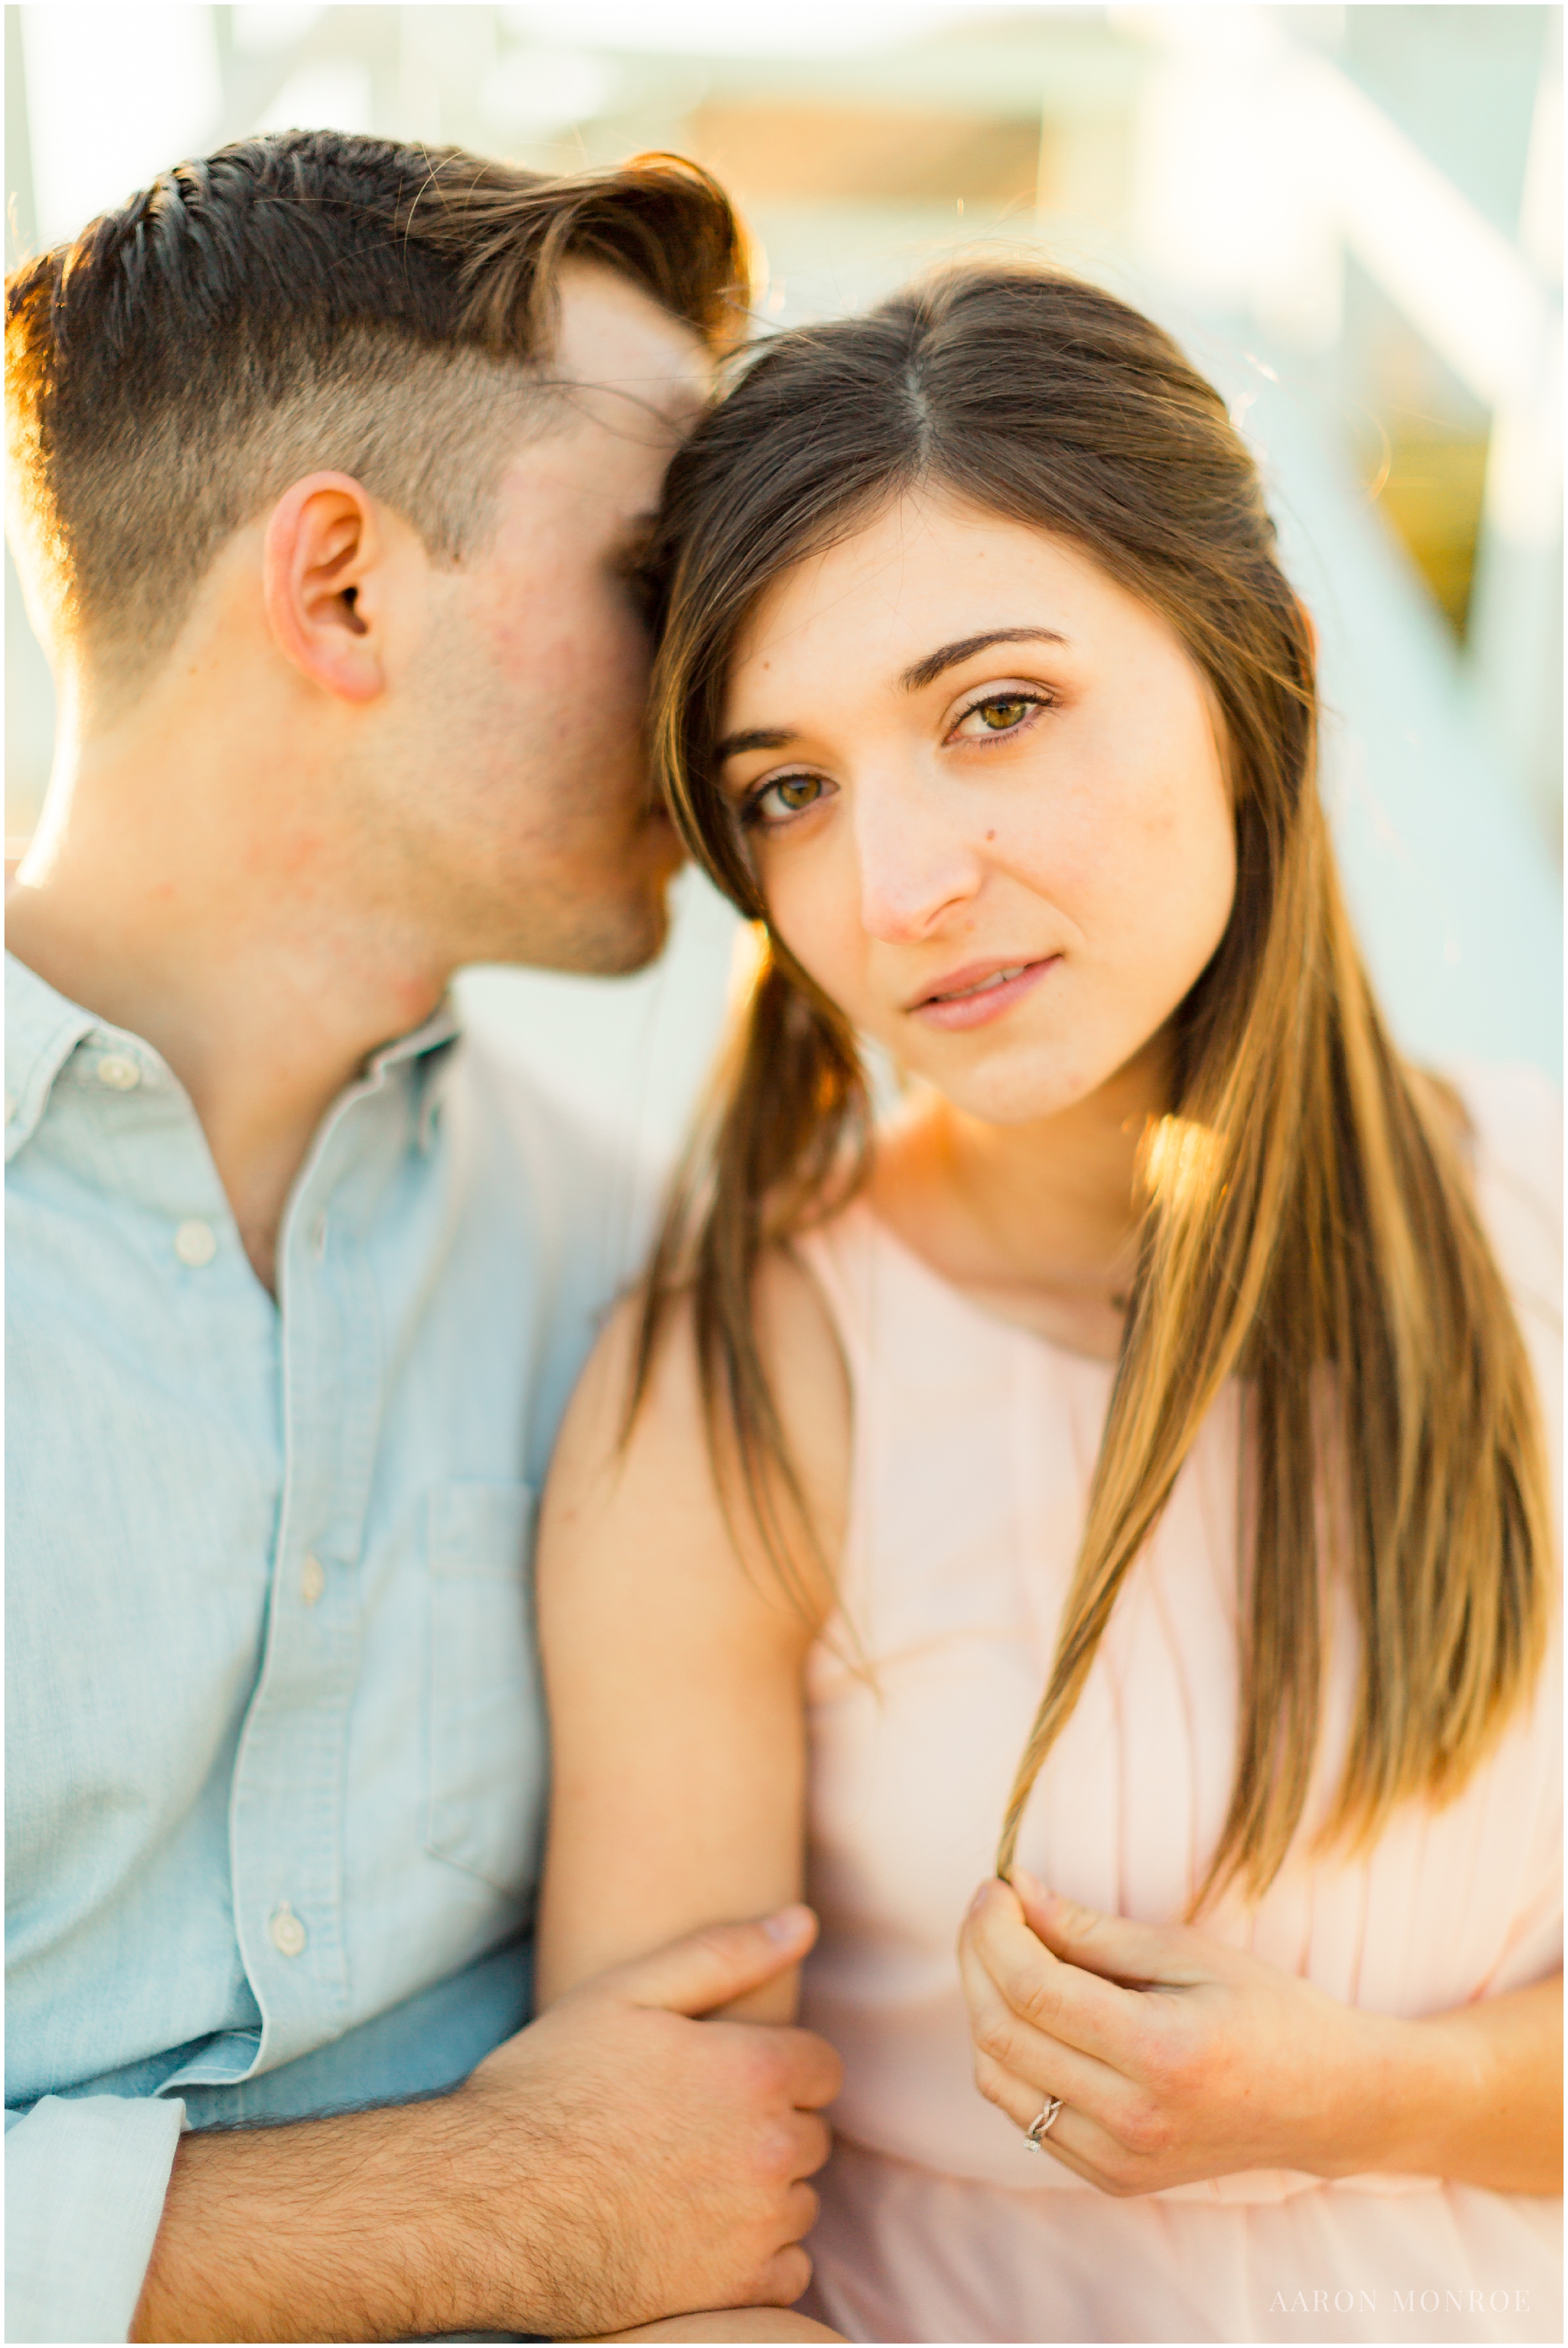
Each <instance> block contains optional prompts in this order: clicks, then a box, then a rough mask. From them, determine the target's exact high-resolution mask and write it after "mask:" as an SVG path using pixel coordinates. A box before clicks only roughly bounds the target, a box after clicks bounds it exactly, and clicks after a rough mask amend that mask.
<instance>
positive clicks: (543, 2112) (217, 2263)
mask: <svg viewBox="0 0 1568 2348" xmlns="http://www.w3.org/2000/svg"><path fill="white" fill-rule="evenodd" d="M814 1936H815V1920H814V1919H813V1917H812V1916H811V1913H810V1910H807V1909H804V1908H792V1909H786V1910H784V1911H783V1913H782V1914H781V1915H779V1916H777V1917H773V1918H770V1919H768V1920H767V1921H765V1922H764V1923H756V1924H728V1925H722V1926H715V1927H713V1928H712V1930H710V1931H704V1932H698V1933H694V1934H692V1936H691V1937H690V1938H689V1939H687V1940H684V1941H676V1942H675V1943H673V1944H672V1945H671V1947H669V1948H667V1949H662V1950H660V1951H658V1952H655V1953H654V1954H653V1955H651V1956H649V1957H645V1958H641V1959H639V1960H638V1961H637V1962H635V1963H633V1964H628V1965H622V1966H619V1967H618V1968H616V1970H615V1971H614V1972H609V1973H605V1974H602V1975H600V1977H599V1978H597V1979H596V1980H594V1981H591V1982H585V1983H584V1984H583V1985H582V1987H581V1988H580V1989H578V1990H576V1991H574V1992H573V1993H571V1994H570V1995H569V1996H568V1997H565V1998H563V1999H562V2000H561V2001H560V2003H559V2004H558V2005H555V2006H553V2007H552V2008H551V2009H550V2011H549V2012H548V2013H546V2014H544V2015H542V2016H541V2017H540V2019H539V2020H538V2022H535V2023H532V2024H530V2025H529V2026H528V2029H526V2030H523V2031H520V2032H519V2033H518V2035H517V2036H516V2037H515V2038H512V2039H509V2040H508V2041H507V2044H505V2045H504V2046H499V2047H497V2050H496V2052H495V2053H494V2054H493V2055H488V2056H487V2058H486V2060H485V2061H484V2062H483V2063H481V2064H480V2065H479V2066H478V2068H477V2071H476V2072H475V2073H474V2074H473V2076H472V2077H471V2078H470V2079H468V2080H467V2081H466V2083H465V2085H463V2086H461V2087H460V2088H458V2089H457V2090H456V2093H455V2094H453V2095H451V2096H443V2097H441V2098H439V2099H437V2100H436V2101H434V2102H429V2103H424V2104H414V2105H408V2106H403V2107H401V2108H397V2109H393V2110H386V2111H375V2112H364V2113H358V2114H354V2115H353V2116H348V2117H344V2118H342V2119H334V2120H317V2121H305V2122H302V2123H300V2124H298V2125H295V2126H290V2127H277V2128H266V2129H251V2130H244V2131H238V2130H236V2131H233V2132H228V2131H222V2130H215V2131H212V2132H210V2133H208V2134H204V2135H200V2136H190V2137H186V2138H185V2140H184V2142H183V2143H182V2145H181V2147H180V2151H179V2157H178V2158H177V2160H176V2163H175V2168H174V2175H173V2178H171V2180H170V2186H169V2198H168V2201H167V2203H166V2205H165V2210H164V2218H163V2223H162V2225H161V2227H160V2229H159V2236H158V2240H157V2242H156V2244H155V2246H154V2250H153V2256H152V2261H151V2264H150V2266H149V2271H148V2278H147V2283H146V2286H145V2288H144V2290H143V2293H142V2299H141V2303H140V2306H139V2307H138V2311H137V2322H136V2325H135V2329H134V2333H133V2336H134V2337H135V2338H136V2339H138V2340H209V2341H210V2340H251V2341H265V2340H396V2339H406V2338H409V2337H410V2336H418V2335H429V2334H439V2333H454V2332H476V2331H483V2332H522V2333H544V2334H546V2335H548V2336H553V2337H556V2338H563V2337H564V2338H575V2339H581V2338H583V2337H585V2336H588V2335H591V2334H594V2333H609V2332H612V2331H618V2330H622V2329H625V2328H627V2327H630V2326H631V2325H633V2324H640V2323H646V2322H652V2321H655V2320H657V2319H658V2318H660V2317H662V2316H669V2315H675V2314H680V2313H683V2312H686V2311H689V2310H696V2309H703V2308H722V2307H728V2306H755V2305H762V2306H787V2305H788V2304H789V2303H790V2302H792V2301H793V2300H794V2299H797V2298H798V2297H799V2296H800V2293H801V2292H802V2291H804V2289H805V2286H806V2283H807V2281H809V2279H810V2273H811V2265H810V2260H808V2259H807V2257H806V2254H805V2252H804V2250H803V2249H802V2248H801V2247H800V2244H801V2239H802V2237H803V2236H804V2234H805V2233H807V2232H808V2231H809V2230H810V2228H811V2226H812V2224H813V2222H814V2220H815V2215H816V2196H815V2192H814V2191H813V2190H812V2188H811V2187H810V2186H809V2185H808V2184H806V2182H805V2181H804V2180H805V2179H806V2178H808V2177H809V2176H811V2175H812V2173H813V2172H814V2171H815V2170H816V2169H817V2168H820V2167H821V2166H822V2163H823V2162H824V2160H825V2158H826V2157H827V2151H828V2141H829V2138H828V2130H827V2127H826V2124H825V2121H823V2120H822V2119H821V2118H820V2117H819V2116H818V2113H819V2112H820V2110H821V2107H822V2106H824V2105H825V2104H827V2103H830V2102H831V2101H832V2099H833V2097H834V2096H835V2095H836V2094H837V2092H838V2086H839V2081H840V2077H841V2067H840V2065H839V2062H838V2058H837V2056H836V2055H835V2054H834V2053H833V2051H832V2049H831V2048H830V2047H829V2046H827V2045H826V2044H825V2043H824V2042H823V2041H822V2040H821V2039H819V2038H816V2037H814V2036H813V2035H812V2034H810V2033H809V2032H806V2031H804V2030H793V2029H784V2028H780V2027H774V2026H772V2025H768V2024H748V2023H736V2022H726V2021H721V2020H714V2021H703V2020H701V2019H699V2018H698V2017H700V2016H702V2015H704V2014H710V2013H713V2012H714V2011H715V2009H717V2008H719V2007H722V2006H723V2005H726V2004H728V2003H730V2001H731V2000H732V1999H733V1998H736V1997H740V1996H743V1995H744V1994H745V1993H746V1992H747V1991H748V1990H752V1989H756V1988H758V1987H760V1986H761V1985H762V1984H763V1983H764V1982H767V1981H770V1980H772V1979H773V1978H774V1976H775V1975H776V1974H778V1973H780V1972H784V1971H785V1970H786V1969H787V1968H788V1967H790V1966H793V1965H795V1964H798V1963H799V1962H800V1960H801V1958H802V1957H803V1956H804V1954H805V1952H806V1951H807V1949H808V1948H809V1947H810V1945H811V1942H812V1940H813V1938H814Z"/></svg>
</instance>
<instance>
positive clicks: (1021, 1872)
mask: <svg viewBox="0 0 1568 2348" xmlns="http://www.w3.org/2000/svg"><path fill="white" fill-rule="evenodd" d="M1012 1888H1013V1890H1015V1891H1016V1892H1017V1893H1018V1896H1019V1898H1020V1900H1029V1901H1030V1903H1031V1905H1032V1906H1034V1907H1036V1908H1043V1907H1044V1905H1045V1903H1046V1901H1047V1900H1049V1899H1050V1892H1049V1891H1048V1890H1046V1888H1045V1886H1044V1884H1043V1883H1042V1882H1041V1881H1040V1878H1039V1876H1037V1875H1031V1874H1030V1871H1029V1869H1028V1868H1026V1867H1015V1868H1014V1869H1013V1871H1012Z"/></svg>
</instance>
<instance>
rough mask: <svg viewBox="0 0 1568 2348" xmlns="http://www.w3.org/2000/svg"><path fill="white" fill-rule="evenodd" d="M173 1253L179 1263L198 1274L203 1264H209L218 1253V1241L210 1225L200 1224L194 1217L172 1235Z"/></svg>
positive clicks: (182, 1224)
mask: <svg viewBox="0 0 1568 2348" xmlns="http://www.w3.org/2000/svg"><path fill="white" fill-rule="evenodd" d="M174 1252H175V1254H176V1255H177V1256H178V1257H179V1261H180V1262H181V1263H188V1264H189V1265H190V1269H191V1271H192V1272H200V1269H201V1267H202V1265H203V1264H204V1263H210V1262H211V1261H212V1259H213V1257H214V1256H215V1255H216V1254H217V1252H218V1241H217V1238H216V1235H215V1234H214V1232H213V1229H212V1226H211V1224H210V1223H203V1222H200V1221H199V1220H196V1219H195V1218H194V1217H192V1219H191V1220H190V1222H188V1223H181V1224H180V1226H179V1230H178V1231H176V1232H175V1234H174Z"/></svg>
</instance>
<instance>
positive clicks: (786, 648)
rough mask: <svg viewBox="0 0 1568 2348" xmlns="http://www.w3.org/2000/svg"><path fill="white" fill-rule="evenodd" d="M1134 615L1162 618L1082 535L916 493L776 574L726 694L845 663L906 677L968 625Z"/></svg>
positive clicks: (1029, 625) (1057, 632)
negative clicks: (1083, 544)
mask: <svg viewBox="0 0 1568 2348" xmlns="http://www.w3.org/2000/svg"><path fill="white" fill-rule="evenodd" d="M1133 615H1142V617H1143V619H1144V620H1145V622H1146V623H1148V624H1150V625H1152V626H1153V627H1154V628H1155V629H1158V630H1160V631H1162V632H1163V622H1161V621H1159V620H1158V619H1157V617H1156V615H1155V614H1153V613H1149V612H1147V611H1146V607H1144V606H1143V605H1141V604H1138V603H1137V602H1135V600H1134V599H1133V598H1132V596H1130V595H1129V594H1128V593H1127V592H1126V591H1125V590H1124V589H1123V588H1122V587H1121V586H1119V585H1118V583H1117V582H1115V581H1114V580H1112V577H1111V576H1110V574H1109V572H1106V571H1104V570H1103V569H1102V567H1101V566H1100V564H1098V563H1097V562H1096V561H1094V559H1093V557H1092V556H1091V554H1089V553H1088V552H1087V551H1085V550H1084V549H1083V548H1082V547H1081V546H1079V545H1078V544H1076V543H1075V542H1074V541H1072V540H1071V539H1069V538H1067V537H1065V536H1063V535H1061V534H1060V533H1058V532H1056V531H1053V530H1044V529H1042V528H1040V526H1039V525H1038V524H1036V523H1033V522H1028V521H1022V520H1014V519H1011V518H1009V517H1008V516H1006V515H1000V514H996V513H992V512H989V511H987V510H984V509H982V508H979V507H977V506H974V505H970V504H967V503H963V502H961V501H959V500H958V499H950V498H936V497H933V496H931V495H930V494H928V493H915V494H911V495H909V496H907V497H904V498H901V499H898V500H897V502H896V503H895V504H892V505H889V506H887V507H885V508H884V509H883V510H881V511H880V512H878V513H877V514H876V515H874V516H873V517H872V518H871V519H870V520H867V521H866V522H865V523H864V524H862V525H861V526H860V527H859V528H858V529H856V530H853V531H850V532H848V533H846V534H845V536H844V537H843V538H841V539H839V540H837V541H835V542H834V543H833V544H832V545H830V546H828V547H827V548H825V549H824V550H822V551H818V552H815V553H813V554H810V555H807V556H805V557H804V558H803V559H802V560H801V561H799V562H796V563H794V564H793V565H791V566H790V567H789V568H788V569H787V570H785V571H784V572H781V573H780V574H779V576H778V577H777V578H776V579H774V580H773V581H771V582H770V583H769V584H768V586H767V587H766V588H765V589H764V591H763V592H762V593H761V594H760V595H759V596H758V598H757V600H756V602H755V603H754V604H753V607H752V610H751V612H750V613H749V614H748V617H747V619H746V622H745V623H744V625H743V628H742V629H741V631H740V633H739V635H738V637H737V640H736V644H735V650H734V655H733V661H732V664H731V668H730V677H729V692H728V696H727V698H728V701H729V702H730V704H731V705H733V703H734V702H736V701H737V700H740V699H743V698H746V699H749V698H751V697H752V696H753V695H756V694H758V693H760V692H766V691H768V690H769V689H770V688H776V687H777V686H778V685H782V684H792V683H794V682H795V681H796V680H797V679H798V680H800V681H802V682H805V681H809V680H811V679H814V678H817V679H820V678H823V677H824V676H825V674H826V673H827V672H828V671H829V670H832V671H836V670H838V669H840V668H841V667H843V666H845V665H846V664H854V665H855V666H856V668H857V670H858V671H859V673H860V674H861V675H863V676H864V678H865V679H866V681H867V682H870V681H871V680H872V678H874V677H875V678H876V679H879V680H885V681H886V682H888V683H897V682H898V681H899V680H901V679H904V678H906V677H907V675H908V674H909V673H910V671H911V670H912V669H915V668H917V667H918V665H919V664H921V663H923V662H926V661H927V660H928V659H929V657H930V656H931V654H933V653H934V652H936V651H937V650H938V649H939V648H941V647H943V646H946V645H950V644H954V643H957V642H960V641H963V640H965V639H967V638H971V637H972V638H975V639H979V638H980V637H982V636H984V635H986V634H988V633H1000V632H1005V631H1014V632H1022V631H1024V630H1026V629H1027V630H1030V631H1036V632H1039V633H1040V634H1041V635H1046V634H1050V635H1054V636H1056V637H1057V638H1059V639H1060V640H1061V642H1062V643H1063V644H1068V645H1071V644H1073V643H1075V642H1077V641H1079V640H1081V638H1082V637H1083V636H1084V635H1085V634H1086V633H1088V632H1089V631H1091V629H1093V628H1095V627H1096V626H1097V627H1098V628H1099V629H1100V631H1101V632H1102V633H1103V631H1104V629H1105V627H1106V625H1107V624H1108V623H1110V622H1111V621H1112V618H1113V617H1116V618H1119V619H1120V620H1121V622H1122V625H1123V627H1125V626H1126V625H1127V624H1128V623H1129V619H1130V617H1132V616H1133Z"/></svg>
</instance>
